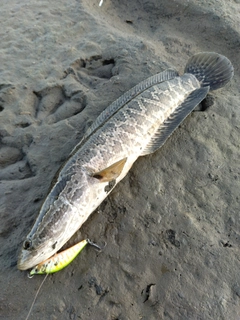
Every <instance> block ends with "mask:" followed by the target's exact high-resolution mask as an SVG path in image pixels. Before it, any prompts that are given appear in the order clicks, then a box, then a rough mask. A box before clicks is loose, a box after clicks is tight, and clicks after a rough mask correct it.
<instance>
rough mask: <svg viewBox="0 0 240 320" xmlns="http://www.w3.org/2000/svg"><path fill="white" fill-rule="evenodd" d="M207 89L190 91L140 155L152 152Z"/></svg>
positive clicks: (198, 101)
mask: <svg viewBox="0 0 240 320" xmlns="http://www.w3.org/2000/svg"><path fill="white" fill-rule="evenodd" d="M208 91H209V87H204V88H199V89H196V90H194V91H193V92H191V93H190V95H189V96H188V97H187V98H186V100H185V101H184V102H183V103H182V104H181V105H180V106H178V107H177V108H176V109H175V110H174V112H173V113H172V114H171V115H170V117H169V118H167V119H166V120H165V121H164V122H163V123H162V124H161V126H160V127H159V128H158V130H157V131H156V132H155V134H154V136H153V137H152V139H151V141H150V143H149V144H148V145H147V147H146V148H145V149H144V150H143V152H142V153H141V156H144V155H147V154H150V153H153V152H155V151H156V150H157V149H159V148H160V147H161V146H162V145H163V144H164V143H165V142H166V140H167V139H168V137H170V135H171V134H172V133H173V131H174V130H175V129H176V128H177V127H178V126H179V125H180V124H181V122H182V121H183V120H184V119H185V118H186V117H187V116H188V115H189V113H191V112H192V111H193V109H194V108H195V107H196V106H197V105H198V104H199V103H200V102H201V101H202V100H203V99H204V98H205V97H206V95H207V93H208Z"/></svg>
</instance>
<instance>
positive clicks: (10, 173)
mask: <svg viewBox="0 0 240 320" xmlns="http://www.w3.org/2000/svg"><path fill="white" fill-rule="evenodd" d="M114 65H115V62H114V59H109V60H104V59H102V57H101V56H93V57H90V58H88V59H85V60H84V59H78V60H76V61H74V62H73V63H72V65H71V66H70V67H69V68H68V69H67V70H66V71H65V75H64V77H63V78H62V79H60V80H59V81H57V82H56V83H55V84H54V85H52V86H50V87H49V86H48V87H45V88H43V89H41V90H38V91H37V90H35V91H32V90H29V88H28V89H26V92H25V94H24V95H20V93H19V92H18V88H15V87H14V86H12V85H1V87H0V112H1V114H2V115H3V119H4V118H8V119H9V120H8V121H7V122H6V123H5V125H4V126H3V127H2V128H1V130H0V139H1V140H0V180H19V179H26V178H29V177H32V176H34V175H36V166H35V165H34V164H33V163H34V161H33V163H32V159H29V157H31V155H30V154H31V147H32V144H36V140H37V141H39V140H41V135H42V132H43V128H45V127H46V126H47V127H46V132H48V130H51V128H49V126H52V125H53V124H57V123H59V122H61V121H65V120H66V119H69V118H71V117H74V116H76V115H78V114H80V113H81V112H82V111H83V110H84V109H85V108H86V106H87V105H88V103H89V99H90V100H91V99H92V98H93V99H96V100H97V97H94V95H95V92H94V91H95V89H96V88H97V87H98V86H99V85H101V84H102V83H104V82H107V81H109V79H110V78H111V77H112V69H113V67H114ZM3 122H5V121H3ZM59 125H60V126H61V124H59ZM52 130H54V128H53V127H52ZM49 144H50V143H49ZM50 147H51V146H50Z"/></svg>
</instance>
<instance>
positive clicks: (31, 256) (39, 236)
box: [17, 204, 71, 270]
mask: <svg viewBox="0 0 240 320" xmlns="http://www.w3.org/2000/svg"><path fill="white" fill-rule="evenodd" d="M43 207H44V206H43ZM41 211H42V210H41ZM41 211H40V215H39V217H40V216H41V214H43V212H41ZM70 211H71V208H69V207H68V206H64V205H63V204H62V205H61V206H60V205H59V208H58V210H56V206H50V208H49V209H48V210H47V211H46V212H45V215H44V216H43V218H42V219H39V217H38V219H37V221H36V222H35V224H34V226H33V228H32V230H31V232H30V233H29V234H28V235H27V237H26V238H25V240H24V242H23V245H22V248H21V250H20V254H19V257H18V264H17V267H18V269H19V270H27V269H30V268H32V267H35V266H36V265H38V264H39V263H41V262H42V261H45V260H46V259H48V258H49V257H51V256H52V255H54V254H55V253H56V252H57V251H58V250H59V249H60V248H61V247H62V246H63V245H64V244H65V243H66V242H67V240H68V239H69V238H70V237H71V235H69V234H67V232H66V231H67V229H66V228H67V225H68V223H64V221H63V220H64V216H65V215H67V214H69V213H70V214H71V212H70ZM57 218H58V219H59V220H58V222H57V220H56V219H57ZM39 220H40V221H39ZM65 227H66V228H65Z"/></svg>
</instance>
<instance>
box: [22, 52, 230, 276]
mask: <svg viewBox="0 0 240 320" xmlns="http://www.w3.org/2000/svg"><path fill="white" fill-rule="evenodd" d="M232 76H233V67H232V65H231V62H230V61H229V60H228V59H227V58H226V57H224V56H221V55H219V54H217V53H211V52H210V53H200V54H197V55H195V56H193V57H192V58H191V59H190V60H189V62H188V64H187V66H186V68H185V74H184V75H182V76H179V75H178V73H177V72H176V71H174V70H166V71H164V72H162V73H159V74H157V75H155V76H152V77H150V78H148V79H146V80H145V81H142V82H141V83H139V84H138V85H137V86H135V87H134V88H132V89H131V90H129V91H128V92H126V93H125V94H124V95H123V96H121V97H120V98H119V99H117V100H116V101H115V102H113V103H112V104H111V105H110V106H109V107H108V108H106V110H104V111H103V112H102V113H101V114H100V116H99V117H98V118H97V119H96V121H95V122H94V123H93V124H92V126H91V127H90V128H89V129H88V130H87V132H86V134H85V136H84V137H83V139H82V141H80V143H79V144H78V145H77V146H76V147H75V148H74V149H73V151H72V152H71V154H70V156H69V159H68V160H67V161H66V162H65V164H64V165H63V166H62V168H61V169H60V170H59V172H58V174H57V176H56V177H55V179H54V184H53V187H52V189H51V190H50V192H49V194H48V195H47V197H46V199H45V201H44V203H43V205H42V207H41V209H40V213H39V216H38V218H37V219H36V222H35V224H34V226H33V228H32V230H31V231H30V233H29V234H28V235H27V238H26V240H25V242H24V244H23V248H22V250H21V252H20V256H19V260H18V268H19V269H21V270H25V269H28V268H31V267H33V266H34V265H37V264H39V263H40V262H42V261H43V260H46V259H48V258H49V257H51V256H52V255H53V254H54V253H55V252H57V251H58V250H59V249H60V248H61V247H62V246H63V245H64V244H65V243H66V242H67V241H68V240H69V238H70V237H71V236H72V235H73V234H74V233H75V232H76V231H77V230H78V229H79V228H80V227H81V225H82V224H83V223H84V222H85V221H86V220H87V218H88V217H89V215H90V214H91V213H92V212H93V211H94V210H95V209H96V208H97V207H98V206H99V205H100V203H101V202H102V201H103V200H104V199H105V198H106V197H107V196H108V194H109V192H110V191H111V190H112V189H113V188H114V187H115V186H116V185H117V183H118V182H119V181H121V180H122V179H123V178H124V177H125V176H126V174H127V173H128V171H129V170H130V168H131V167H132V165H133V163H134V162H135V161H136V160H137V158H138V157H139V156H143V155H146V154H150V153H153V152H155V151H156V150H157V149H159V148H160V147H161V146H162V145H163V144H164V142H165V141H166V139H167V138H168V137H169V136H170V135H171V134H172V132H173V131H174V130H175V129H176V128H177V127H178V125H179V124H180V123H181V122H182V121H183V120H184V119H185V118H186V116H187V115H188V114H189V113H190V112H191V111H192V110H193V109H194V108H195V107H196V106H197V105H198V104H199V103H200V102H201V101H202V100H203V99H204V98H205V97H206V95H207V93H208V91H209V90H211V89H217V88H220V87H222V86H224V85H225V84H226V83H227V82H228V81H229V80H230V79H231V78H232Z"/></svg>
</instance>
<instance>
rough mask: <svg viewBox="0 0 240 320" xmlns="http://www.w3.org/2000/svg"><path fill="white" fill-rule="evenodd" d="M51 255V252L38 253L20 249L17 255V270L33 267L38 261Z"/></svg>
mask: <svg viewBox="0 0 240 320" xmlns="http://www.w3.org/2000/svg"><path fill="white" fill-rule="evenodd" d="M52 255H53V253H52V252H50V253H49V254H43V253H42V254H39V252H36V251H35V252H34V251H29V250H25V249H22V251H21V252H20V255H19V257H18V262H17V268H18V269H19V270H28V269H31V268H34V267H35V266H36V265H38V264H39V263H40V262H42V261H44V260H46V259H48V258H49V257H51V256H52Z"/></svg>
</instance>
